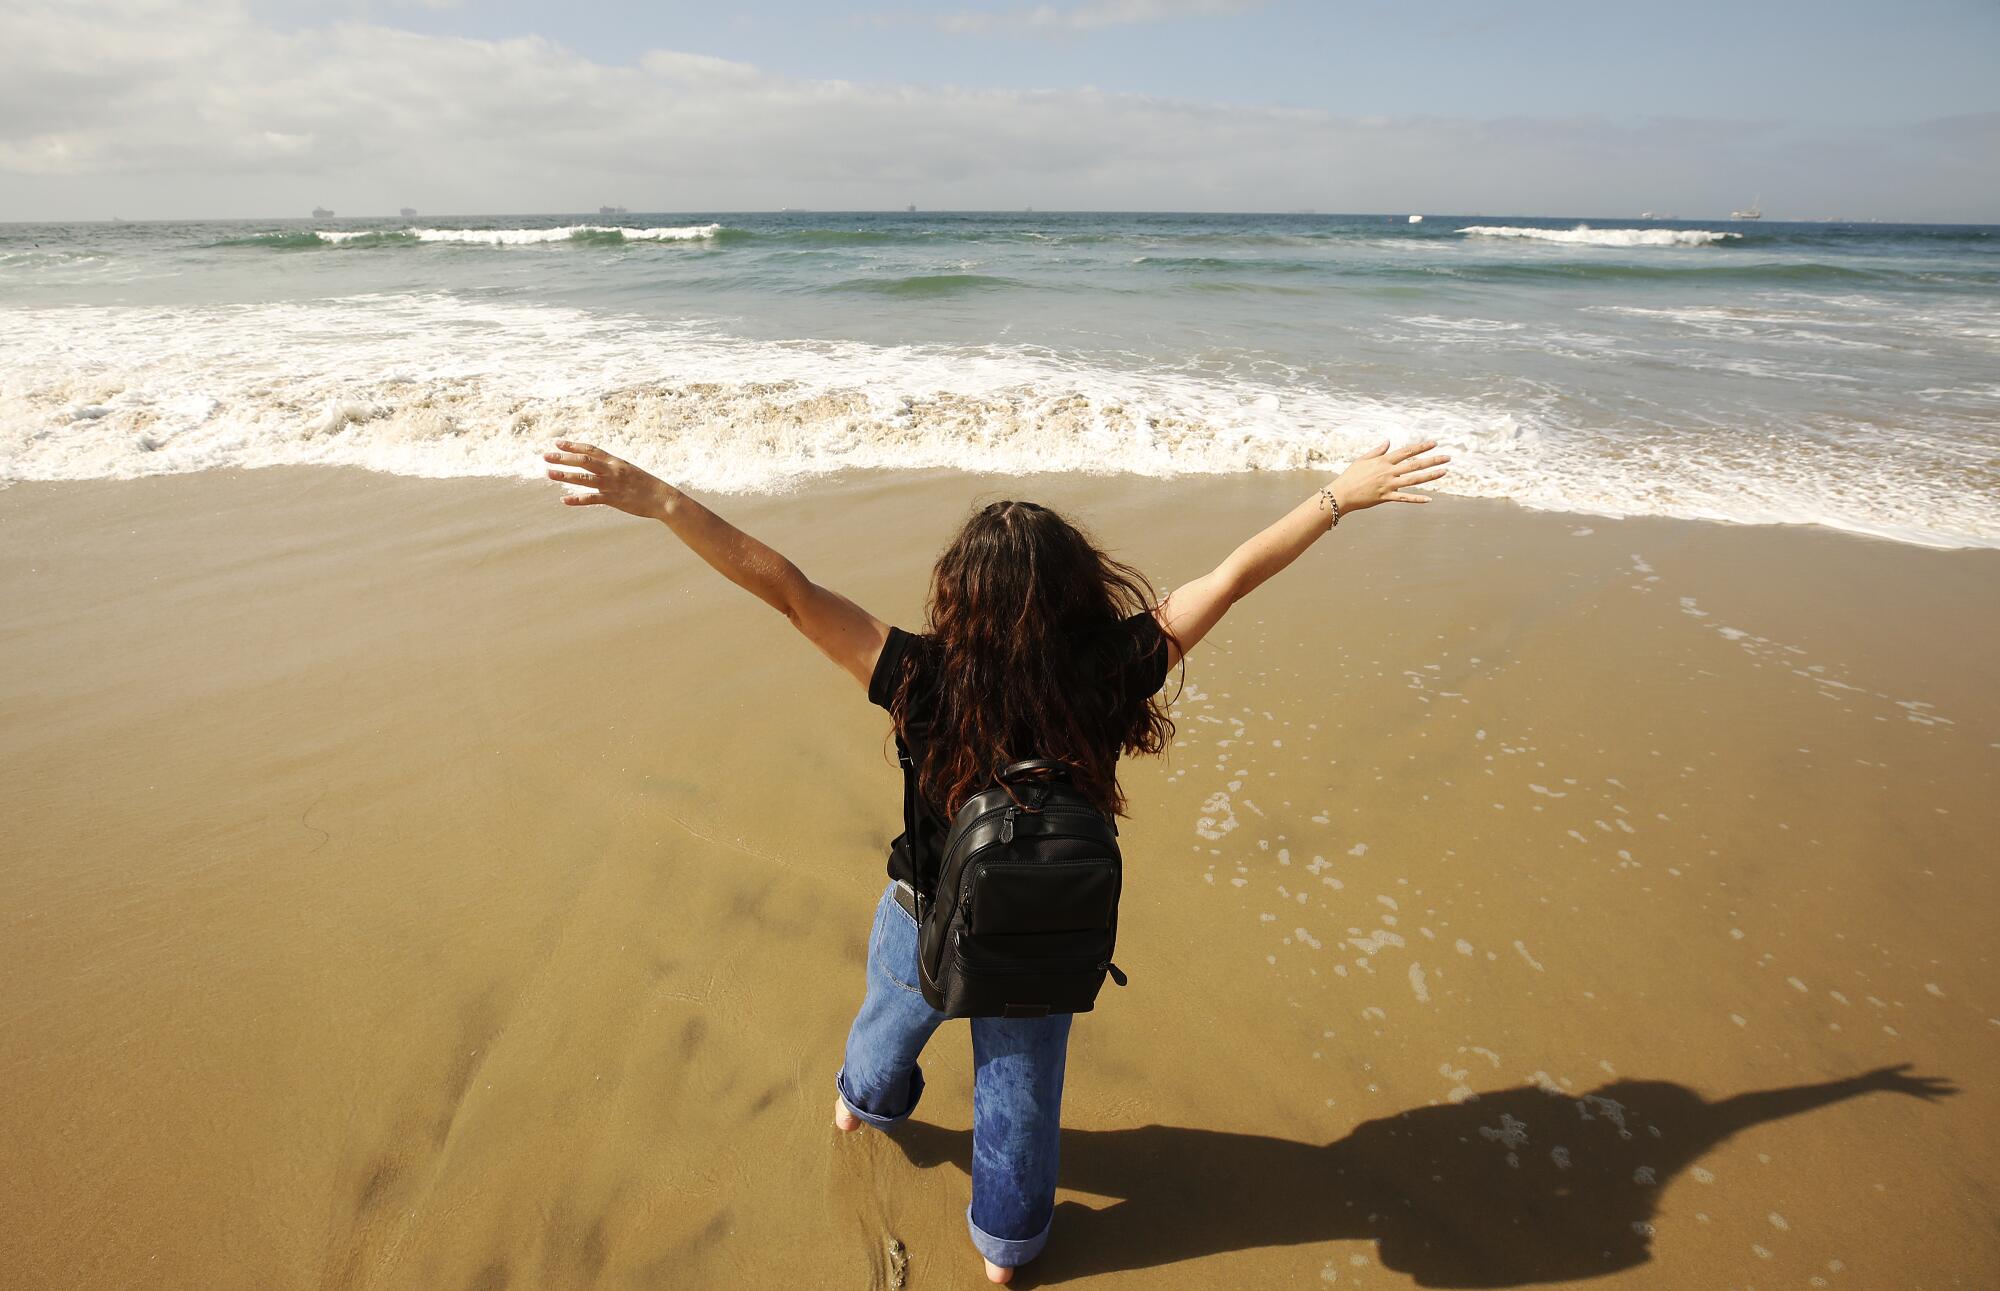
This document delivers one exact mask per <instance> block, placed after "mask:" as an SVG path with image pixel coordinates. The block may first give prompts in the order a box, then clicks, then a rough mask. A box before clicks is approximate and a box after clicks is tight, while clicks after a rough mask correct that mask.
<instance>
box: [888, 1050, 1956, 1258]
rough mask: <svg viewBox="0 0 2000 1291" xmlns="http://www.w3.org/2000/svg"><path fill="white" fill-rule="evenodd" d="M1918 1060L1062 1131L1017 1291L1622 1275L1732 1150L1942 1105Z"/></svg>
mask: <svg viewBox="0 0 2000 1291" xmlns="http://www.w3.org/2000/svg"><path fill="white" fill-rule="evenodd" d="M1907 1070H1908V1065H1907V1064H1905V1065H1904V1066H1900V1067H1884V1068H1881V1069H1879V1070H1876V1071H1871V1072H1866V1073H1864V1074H1862V1075H1858V1076H1851V1077H1849V1078H1847V1079H1845V1080H1835V1081H1828V1082H1826V1083H1825V1084H1819V1085H1794V1086H1792V1087H1790V1088H1786V1089H1767V1090H1760V1091H1757V1092H1755V1093H1748V1094H1738V1095H1736V1096H1735V1097H1734V1098H1726V1099H1723V1100H1722V1101H1720V1102H1714V1103H1711V1102H1708V1101H1706V1100H1704V1099H1703V1098H1702V1097H1701V1096H1700V1095H1699V1094H1697V1093H1695V1092H1694V1091H1693V1090H1691V1089H1687V1088H1684V1087H1682V1086H1680V1085H1675V1084H1670V1083H1668V1082H1666V1081H1656V1080H1654V1081H1646V1080H1621V1081H1617V1082H1615V1083H1613V1084H1609V1085H1605V1086H1603V1087H1602V1088H1599V1089H1597V1090H1594V1091H1592V1092H1591V1093H1588V1094H1584V1095H1582V1096H1580V1097H1571V1096H1569V1095H1568V1094H1564V1093H1560V1092H1554V1091H1549V1090H1545V1089H1542V1088H1539V1087H1536V1086H1532V1085H1530V1086H1523V1087H1521V1088H1518V1089H1508V1090H1502V1091H1498V1092H1494V1093H1484V1094H1480V1095H1479V1096H1478V1098H1477V1099H1476V1100H1468V1101H1466V1102H1463V1103H1456V1104H1442V1105H1439V1106H1435V1107H1419V1108H1415V1109H1413V1110H1411V1111H1407V1112H1402V1113H1399V1114H1397V1115H1395V1116H1388V1117H1384V1118H1382V1119H1381V1120H1376V1121H1368V1122H1366V1123H1365V1124H1362V1125H1359V1126H1357V1127H1356V1128H1355V1130H1354V1132H1353V1133H1351V1134H1349V1135H1348V1136H1347V1137H1346V1138H1344V1139H1339V1140H1337V1141H1335V1142H1332V1143H1328V1144H1324V1145H1319V1144H1312V1143H1294V1142H1292V1141H1290V1140H1288V1139H1277V1138H1266V1137H1263V1136H1260V1135H1255V1134H1225V1133H1221V1132H1218V1131H1214V1130H1198V1129H1184V1128H1181V1127H1178V1126H1170V1125H1148V1126H1143V1127H1141V1128H1138V1129H1130V1130H1064V1131H1063V1138H1062V1183H1063V1186H1064V1187H1067V1188H1073V1189H1076V1190H1078V1191H1081V1192H1087V1193H1094V1194H1097V1195H1099V1196H1109V1197H1118V1198H1122V1199H1123V1200H1120V1201H1117V1202H1114V1203H1112V1204H1110V1205H1108V1206H1104V1207H1103V1208H1101V1209H1092V1208H1091V1207H1088V1206H1084V1205H1081V1204H1079V1203H1076V1202H1064V1203H1062V1204H1061V1205H1060V1206H1058V1207H1057V1209H1056V1223H1055V1240H1054V1241H1052V1242H1051V1243H1050V1244H1049V1249H1048V1251H1047V1252H1046V1253H1045V1254H1044V1255H1043V1256H1042V1258H1041V1259H1039V1260H1037V1261H1035V1262H1034V1263H1033V1264H1031V1265H1028V1266H1027V1267H1025V1268H1023V1269H1022V1270H1021V1273H1020V1276H1019V1277H1018V1278H1017V1279H1016V1285H1017V1286H1031V1285H1034V1284H1037V1283H1050V1282H1057V1281H1062V1280H1065V1279H1068V1278H1076V1277H1082V1276H1084V1275H1086V1274H1092V1273H1107V1272H1112V1271H1114V1270H1121V1269H1143V1268H1151V1267H1154V1266H1157V1265H1162V1264H1172V1263H1175V1262H1177V1261H1180V1260H1188V1259H1194V1258H1196V1257H1198V1256H1203V1255H1214V1254H1217V1253H1220V1252H1224V1251H1236V1250H1248V1249H1252V1248H1255V1247H1261V1246H1290V1245H1297V1244H1299V1243H1304V1242H1325V1241H1335V1240H1357V1239H1365V1240H1372V1241H1374V1242H1375V1243H1376V1244H1377V1258H1378V1259H1379V1260H1380V1262H1381V1263H1382V1264H1383V1265H1384V1266H1386V1267H1388V1268H1390V1269H1394V1270H1396V1271H1398V1272H1401V1273H1406V1274H1408V1275H1410V1276H1411V1277H1412V1278H1414V1279H1415V1281H1416V1284H1417V1285H1418V1286H1426V1287H1511V1286H1523V1285H1528V1284H1532V1283H1537V1282H1557V1281H1564V1280H1568V1279H1572V1278H1584V1277H1591V1276H1594V1275H1599V1274H1605V1273H1612V1272H1616V1271H1617V1270H1620V1269H1627V1268H1631V1267H1633V1266H1634V1265H1638V1264H1643V1263H1645V1262H1646V1261H1647V1260H1648V1259H1649V1258H1651V1253H1650V1248H1651V1243H1652V1223H1651V1220H1652V1217H1653V1214H1654V1208H1655V1205H1656V1202H1657V1200H1658V1198H1659V1195H1660V1190H1661V1188H1663V1187H1664V1186H1665V1185H1666V1184H1667V1183H1668V1182H1669V1181H1670V1180H1671V1179H1672V1178H1673V1177H1674V1176H1675V1175H1676V1174H1677V1173H1679V1172H1680V1171H1681V1170H1683V1169H1686V1168H1687V1167H1688V1166H1690V1165H1692V1164H1693V1163H1694V1162H1695V1161H1696V1160H1697V1159H1698V1158H1699V1157H1701V1155H1702V1154H1703V1153H1705V1152H1707V1151H1708V1150H1709V1149H1710V1148H1713V1147H1714V1146H1715V1145H1716V1144H1718V1143H1721V1142H1722V1141H1723V1140H1724V1139H1727V1138H1729V1137H1730V1136H1731V1135H1733V1134H1736V1133H1738V1132H1740V1131H1742V1130H1746V1129H1749V1128H1750V1127H1752V1126H1755V1125H1761V1124H1763V1123H1764V1122H1766V1121H1775V1120H1779V1119H1781V1118H1783V1117H1787V1116H1796V1115H1797V1114H1799V1113H1801V1112H1809V1111H1812V1110H1814V1109H1815V1108H1820V1107H1824V1106H1826V1105H1828V1104H1830V1103H1836V1102H1839V1101H1841V1100H1842V1099H1847V1098H1853V1097H1855V1096H1856V1095H1859V1094H1868V1093H1878V1092H1879V1093H1896V1094H1907V1095H1910V1096H1912V1097H1916V1098H1923V1099H1935V1098H1939V1097H1943V1096H1945V1095H1948V1094H1952V1093H1955V1092H1957V1091H1956V1090H1955V1089H1954V1088H1953V1087H1952V1086H1951V1085H1950V1084H1949V1083H1947V1082H1945V1081H1942V1080H1937V1079H1933V1078H1927V1077H1918V1076H1910V1075H1906V1074H1905V1073H1906V1071H1907ZM891 1137H892V1138H893V1139H894V1140H895V1142H896V1143H897V1144H898V1145H899V1146H900V1147H901V1148H902V1150H903V1154H904V1155H905V1156H906V1157H908V1158H909V1160H910V1161H911V1163H913V1164H915V1165H917V1166H920V1167H927V1166H932V1165H936V1164H938V1163H940V1162H950V1163H951V1164H953V1165H955V1166H957V1167H958V1168H959V1169H960V1170H966V1169H967V1168H968V1165H969V1161H970V1153H971V1132H970V1131H969V1130H943V1129H939V1128H937V1127H935V1126H930V1125H923V1124H918V1123H906V1124H905V1125H903V1126H900V1127H898V1128H897V1129H896V1130H895V1131H894V1132H893V1134H892V1135H891Z"/></svg>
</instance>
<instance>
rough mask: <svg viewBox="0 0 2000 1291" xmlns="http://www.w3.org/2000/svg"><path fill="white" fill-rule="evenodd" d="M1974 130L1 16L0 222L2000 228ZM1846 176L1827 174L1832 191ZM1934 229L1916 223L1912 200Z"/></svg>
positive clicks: (94, 12)
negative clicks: (601, 57)
mask: <svg viewBox="0 0 2000 1291" xmlns="http://www.w3.org/2000/svg"><path fill="white" fill-rule="evenodd" d="M1997 150H2000V143H1996V138H1995V131H1994V130H1993V129H1992V128H1991V127H1990V123H1989V122H1986V121H1985V120H1984V119H1978V118H1970V119H1966V120H1963V121H1959V122H1953V123H1949V124H1946V125H1942V126H1940V127H1939V128H1938V129H1936V130H1935V131H1932V132H1930V133H1929V134H1928V135H1927V136H1926V137H1925V138H1922V139H1913V138H1912V137H1911V136H1910V135H1909V134H1908V133H1907V132H1891V131H1884V132H1882V133H1880V134H1879V135H1868V136H1853V137H1848V138H1844V139H1840V140H1834V141H1829V140H1825V139H1815V138H1813V137H1811V136H1804V137H1801V136H1798V135H1796V134H1795V132H1790V131H1787V130H1785V129H1782V128H1780V127H1777V126H1773V125H1765V126H1750V125H1745V124H1742V123H1731V122H1725V121H1713V120H1708V121H1701V120H1693V121H1653V122H1643V123H1636V124H1628V123H1616V122H1607V121H1605V120H1602V119H1599V118H1594V117H1576V118H1563V119H1546V118H1544V119H1502V120H1494V121H1466V120H1447V119H1437V118H1390V117H1380V116H1371V117H1366V118H1354V117H1339V116H1335V115H1332V114H1329V113H1325V112H1319V111H1306V110H1294V109H1281V108H1260V107H1241V106H1226V105H1219V104H1213V103H1202V102H1192V101H1185V100H1175V99H1163V98H1154V97H1146V96H1141V95H1132V94H1111V93H1105V92H1101V91H1094V90H1089V89H1074V90H997V89H967V88H958V87H952V86H926V85H867V84H856V83H850V82H845V81H821V80H800V79H794V78H788V77H783V76H779V75H776V74H772V73H767V72H763V71H760V70H759V69H757V68H755V67H752V66H749V65H747V64H743V63H737V62H731V61H729V60H725V59H719V58H712V57H709V56H707V55H703V54H699V53H688V52H682V51H667V50H657V51H653V52H651V53H647V54H645V55H643V56H642V57H641V58H639V59H638V61H637V64H636V65H634V66H613V65H607V64H602V63H597V62H593V61H591V60H590V59H588V58H585V57H583V56H581V55H579V54H577V53H575V52H574V51H572V50H569V49H566V48H564V47H562V46H559V45H556V44H554V43H552V42H549V41H546V40H542V39H539V38H532V37H530V38H523V39H514V40H472V39H465V38H459V37H447V36H430V35H420V34H416V33H413V32H408V31H400V30H396V29H393V28H390V27H384V26H378V25H370V24H366V23H345V24H338V25H333V26H327V27H318V28H309V29H305V30H299V31H289V32H287V31H279V30H276V29H273V28H270V27H267V26H264V25H261V24H260V23H258V22H257V21H255V19H254V18H253V17H252V16H251V14H250V13H249V12H248V10H247V9H246V8H245V7H244V6H243V5H242V4H241V3H240V2H238V0H214V2H213V3H206V4H194V3H174V2H173V0H62V2H60V3H51V2H48V0H41V2H32V0H10V2H9V3H7V4H6V5H4V6H0V219H64V218H86V217H92V216H104V215H108V214H111V213H114V212H115V213H118V214H122V215H126V216H129V217H147V216H201V215H270V214H278V213H285V212H300V213H302V212H304V211H306V210H309V209H310V208H311V207H312V206H314V205H315V204H319V203H325V204H328V205H331V206H333V207H335V208H336V209H338V210H340V211H342V212H343V213H362V212H369V211H374V212H387V211H393V210H394V209H395V208H396V207H397V206H400V205H404V204H410V205H415V206H418V207H420V208H422V209H424V210H426V211H432V212H452V211H456V212H477V211H492V212H532V211H565V210H567V211H575V210H588V209H592V208H594V207H596V206H597V205H598V204H599V203H601V202H613V203H616V204H620V205H625V206H630V207H632V208H633V209H634V210H642V209H643V210H659V211H718V210H745V209H753V210H754V209H771V208H775V207H779V206H793V207H821V208H835V209H837V208H857V207H860V208H872V209H884V208H891V207H900V206H902V205H903V204H904V203H905V202H916V203H918V204H919V205H922V206H927V207H939V208H942V207H976V208H989V209H992V208H1002V209H1005V208H1018V207H1021V206H1025V205H1033V206H1036V207H1039V208H1043V209H1056V208H1063V207H1069V208H1083V209H1098V210H1102V209H1107V208H1126V209H1130V208H1142V209H1143V208H1152V209H1160V208H1166V209H1182V210H1186V209H1198V210H1200V209H1205V210H1214V209H1234V210H1245V209H1253V210H1285V209H1294V208H1299V207H1317V208H1318V209H1321V210H1327V211H1365V210H1417V211H1423V210H1428V211H1438V212H1453V211H1481V212H1486V213H1493V214H1533V213H1536V212H1547V213H1557V214H1563V213H1569V214H1617V213H1619V212H1621V211H1636V210H1639V209H1641V208H1644V207H1654V208H1656V209H1659V208H1671V209H1676V210H1679V211H1681V212H1682V213H1683V214H1698V213H1700V212H1701V211H1703V210H1709V211H1716V210H1721V211H1726V210H1727V209H1728V208H1729V205H1730V204H1732V203H1740V202H1741V201H1742V194H1743V193H1746V192H1756V191H1761V192H1764V193H1766V194H1771V193H1776V192H1784V193H1786V194H1787V195H1788V196H1787V201H1786V205H1787V208H1788V209H1787V210H1786V211H1784V212H1780V211H1778V210H1777V209H1776V203H1775V202H1767V206H1770V207H1772V208H1773V214H1781V213H1782V214H1790V213H1798V214H1848V215H1869V214H1885V215H1897V214H1907V215H1919V216H1927V215H1937V216H1942V217H1946V218H1951V217H1957V218H1975V217H1978V216H1980V215H1982V214H1983V215H1984V216H1985V217H1986V218H1992V217H1993V216H1994V215H1995V214H2000V164H1996V161H2000V158H1996V155H1995V154H1996V151H1997ZM1830 158H1831V159H1837V161H1838V164H1829V161H1830ZM1924 193H1936V194H1939V195H1940V200H1948V201H1949V203H1950V207H1949V208H1948V209H1941V210H1937V211H1923V210H1913V209H1912V208H1911V204H1910V202H1911V195H1912V194H1924Z"/></svg>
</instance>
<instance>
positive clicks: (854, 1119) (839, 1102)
mask: <svg viewBox="0 0 2000 1291" xmlns="http://www.w3.org/2000/svg"><path fill="white" fill-rule="evenodd" d="M833 1128H834V1129H836V1130H839V1131H840V1132H841V1133H842V1134H852V1133H854V1131H856V1130H858V1129H860V1128H861V1118H860V1117H859V1116H856V1115H855V1114H854V1113H853V1112H850V1111H848V1110H847V1100H846V1099H844V1098H842V1097H841V1096H840V1095H839V1094H835V1095H834V1096H833Z"/></svg>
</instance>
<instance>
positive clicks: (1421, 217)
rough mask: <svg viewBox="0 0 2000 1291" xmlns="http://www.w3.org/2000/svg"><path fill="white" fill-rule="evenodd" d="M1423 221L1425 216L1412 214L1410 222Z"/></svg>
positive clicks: (1417, 222) (1418, 222)
mask: <svg viewBox="0 0 2000 1291" xmlns="http://www.w3.org/2000/svg"><path fill="white" fill-rule="evenodd" d="M1423 222H1424V217H1423V216H1421V215H1412V216H1411V217H1410V223H1412V224H1422V223H1423Z"/></svg>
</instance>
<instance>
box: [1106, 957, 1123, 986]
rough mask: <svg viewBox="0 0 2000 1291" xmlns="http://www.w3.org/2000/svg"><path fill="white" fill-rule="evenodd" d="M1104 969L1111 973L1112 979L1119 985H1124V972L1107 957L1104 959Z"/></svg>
mask: <svg viewBox="0 0 2000 1291" xmlns="http://www.w3.org/2000/svg"><path fill="white" fill-rule="evenodd" d="M1104 970H1105V971H1106V972H1108V973H1110V974H1111V980H1112V981H1114V982H1116V983H1118V984H1119V985H1120V986H1123V985H1125V973H1124V971H1123V970H1122V969H1120V968H1119V967H1118V965H1116V964H1114V963H1112V962H1111V961H1110V960H1108V959H1107V960H1105V961H1104Z"/></svg>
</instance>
